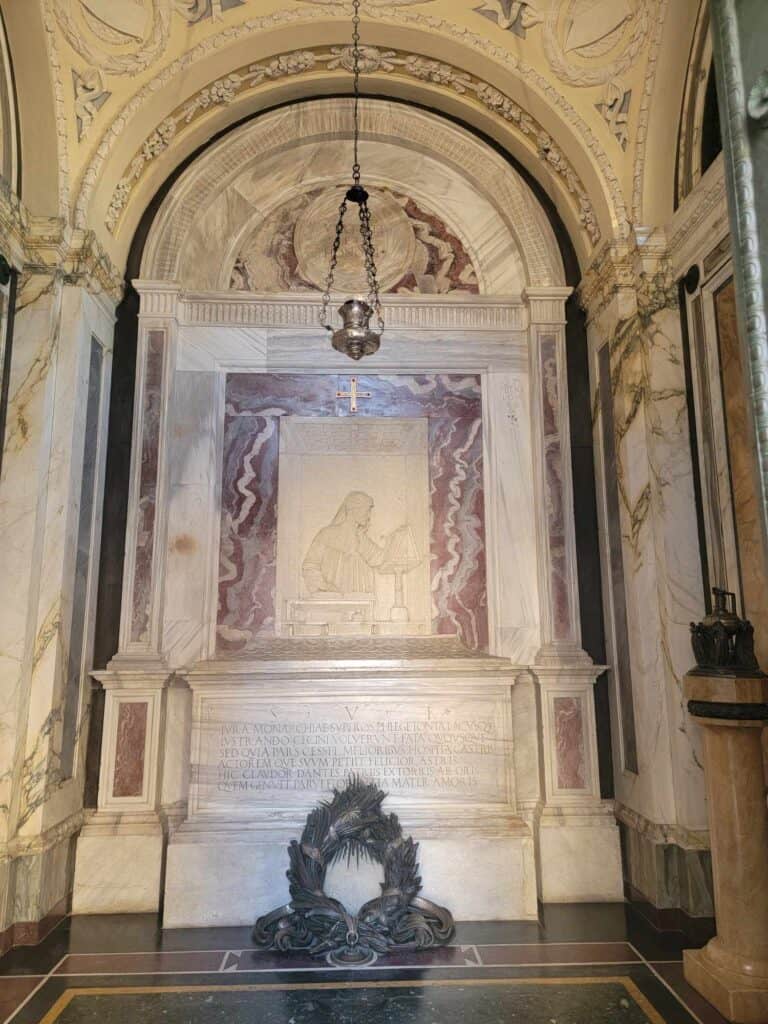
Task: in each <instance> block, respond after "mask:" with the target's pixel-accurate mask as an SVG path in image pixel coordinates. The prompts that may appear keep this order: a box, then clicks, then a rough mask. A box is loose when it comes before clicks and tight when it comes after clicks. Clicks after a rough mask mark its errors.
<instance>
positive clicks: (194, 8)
mask: <svg viewBox="0 0 768 1024" xmlns="http://www.w3.org/2000/svg"><path fill="white" fill-rule="evenodd" d="M247 2H248V0H55V3H54V11H55V12H56V20H57V22H58V24H59V27H60V29H61V32H62V34H63V35H64V38H65V39H66V40H67V42H68V43H69V45H70V46H71V47H72V49H73V50H74V51H75V52H76V53H77V54H79V55H80V56H81V57H82V58H83V60H86V61H87V62H88V63H89V64H90V65H91V69H92V70H93V71H95V72H102V73H103V74H108V75H135V74H138V73H139V72H141V71H143V70H144V69H145V68H148V67H150V65H152V64H153V63H154V62H155V61H156V60H157V59H158V58H159V57H160V56H161V55H162V53H163V51H164V50H165V48H166V46H167V45H168V37H169V34H170V30H171V20H172V17H173V15H174V14H177V15H179V16H181V17H182V18H184V20H185V21H186V22H187V24H189V25H194V24H197V23H198V22H200V21H203V20H205V19H208V18H211V19H216V18H220V17H221V16H222V15H223V14H224V13H226V12H227V11H230V10H234V9H235V8H237V7H242V6H243V5H244V4H246V3H247ZM107 95H109V94H107Z"/></svg>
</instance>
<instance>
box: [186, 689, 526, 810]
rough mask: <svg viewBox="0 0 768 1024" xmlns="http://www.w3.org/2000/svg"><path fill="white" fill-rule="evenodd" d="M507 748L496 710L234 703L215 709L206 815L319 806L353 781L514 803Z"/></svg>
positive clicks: (204, 738)
mask: <svg viewBox="0 0 768 1024" xmlns="http://www.w3.org/2000/svg"><path fill="white" fill-rule="evenodd" d="M506 753H507V751H506V740H505V737H504V734H503V728H502V725H501V721H500V715H499V709H498V707H497V706H496V705H495V703H494V702H491V701H484V702H483V701H473V702H471V703H459V702H457V703H456V704H455V705H453V706H452V707H451V708H450V709H446V708H445V706H444V705H441V708H440V713H439V715H437V716H436V715H435V713H434V709H433V707H432V705H430V704H428V703H425V702H423V701H417V702H413V701H409V702H408V704H407V705H399V706H398V705H396V704H394V703H392V702H387V703H386V704H376V705H370V704H365V705H364V704H362V703H359V702H350V703H346V704H345V703H333V704H331V703H327V702H322V703H321V702H312V704H309V705H304V706H303V708H302V709H301V710H300V711H298V710H297V709H296V706H295V705H293V706H289V705H284V706H279V705H274V704H262V703H252V704H246V705H245V706H243V705H242V704H241V703H239V702H235V701H228V700H225V699H222V700H218V699H216V700H215V701H211V702H209V703H207V704H206V714H205V716H204V722H203V725H202V728H201V763H200V764H199V765H198V768H197V784H198V791H199V809H201V810H215V809H222V810H226V809H231V808H233V807H238V806H242V805H243V804H247V803H249V802H252V801H257V802H262V801H264V800H269V799H270V798H274V794H275V793H281V794H284V795H287V794H288V793H293V794H297V795H303V796H311V797H314V795H315V794H322V793H327V792H328V790H329V789H331V788H332V787H334V786H335V787H341V788H343V786H344V784H345V782H346V780H347V779H348V778H349V776H350V775H351V774H358V775H360V776H362V777H363V778H364V779H369V780H373V781H375V782H376V783H377V784H378V785H379V786H381V787H382V788H383V789H385V790H386V791H387V792H390V793H395V794H398V793H399V794H402V795H408V796H412V797H415V798H417V799H418V798H419V797H424V798H430V799H432V798H435V797H441V796H444V797H454V798H455V797H465V798H466V797H471V798H472V799H473V800H478V801H480V800H483V801H494V800H495V801H499V800H505V799H506V779H505V760H506Z"/></svg>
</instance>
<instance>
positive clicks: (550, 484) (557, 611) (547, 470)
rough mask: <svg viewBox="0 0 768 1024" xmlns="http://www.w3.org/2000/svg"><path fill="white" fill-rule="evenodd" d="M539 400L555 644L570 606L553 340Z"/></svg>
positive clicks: (544, 352) (547, 340)
mask: <svg viewBox="0 0 768 1024" xmlns="http://www.w3.org/2000/svg"><path fill="white" fill-rule="evenodd" d="M540 358H541V390H542V395H541V400H542V408H543V429H544V438H543V440H544V493H545V501H546V509H547V534H548V540H549V592H550V599H551V602H552V633H553V638H554V639H555V640H567V639H570V636H571V602H570V596H569V590H568V566H567V560H566V551H565V542H566V532H565V508H564V497H563V452H562V445H561V435H560V398H559V383H558V374H557V339H556V338H554V337H551V336H546V337H544V338H542V340H541V348H540Z"/></svg>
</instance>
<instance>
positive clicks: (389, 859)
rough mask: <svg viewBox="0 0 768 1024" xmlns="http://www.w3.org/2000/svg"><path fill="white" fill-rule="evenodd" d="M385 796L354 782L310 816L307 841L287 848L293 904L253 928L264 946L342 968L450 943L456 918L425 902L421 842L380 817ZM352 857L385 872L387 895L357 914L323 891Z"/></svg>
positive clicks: (393, 816)
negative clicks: (331, 874)
mask: <svg viewBox="0 0 768 1024" xmlns="http://www.w3.org/2000/svg"><path fill="white" fill-rule="evenodd" d="M385 797H386V794H385V793H383V792H382V791H381V790H380V789H379V787H378V786H376V785H374V784H371V783H366V782H363V781H362V780H361V779H359V778H357V777H355V776H353V777H352V778H350V780H349V782H348V783H347V786H346V788H345V789H343V790H341V791H340V790H337V789H334V790H333V798H332V799H331V800H330V801H322V802H321V803H320V805H319V806H318V807H316V808H315V810H313V811H310V812H309V814H308V815H307V822H306V824H305V826H304V831H303V832H302V834H301V840H300V841H299V842H297V841H296V840H295V839H293V840H291V844H290V846H289V847H288V857H289V860H290V867H289V869H288V871H287V872H286V874H287V877H288V881H289V883H290V885H289V891H290V894H291V901H290V903H287V904H285V905H284V906H282V907H277V908H276V909H275V910H273V911H272V912H271V913H269V914H265V915H264V917H260V918H259V919H258V921H257V922H256V925H255V927H254V929H253V938H254V941H255V943H256V944H257V945H258V946H261V947H263V948H265V949H276V950H281V951H283V952H304V953H309V954H310V955H311V956H317V957H325V959H326V960H327V961H328V962H329V963H331V964H334V965H336V966H345V965H350V964H354V965H355V966H362V965H365V964H370V963H373V962H374V961H375V960H376V959H377V958H378V957H379V956H380V955H382V954H385V953H389V952H393V951H402V950H414V949H426V948H428V947H430V946H439V945H444V944H445V943H447V942H448V941H449V940H450V939H451V937H452V935H453V917H452V916H451V914H450V912H449V911H448V910H446V909H445V908H444V907H440V906H438V905H437V904H436V903H432V902H430V900H427V899H424V898H423V897H421V896H419V893H420V892H421V878H420V877H419V864H418V861H417V859H416V857H417V853H418V849H419V846H418V843H415V842H414V841H413V839H412V838H411V837H410V836H408V838H407V839H404V838H403V830H402V827H401V825H400V822H399V821H398V819H397V815H396V814H389V815H386V814H384V813H383V812H382V810H381V804H382V801H383V800H384V799H385ZM342 857H344V858H346V861H347V864H349V863H351V862H352V861H353V860H354V861H355V862H356V863H357V864H359V863H360V861H361V860H370V861H373V862H375V863H377V864H381V865H382V866H383V868H384V882H383V884H382V886H381V889H382V892H381V895H380V896H378V897H377V898H376V899H372V900H369V901H368V903H365V904H364V905H363V906H362V907H361V908H360V910H359V911H358V912H357V914H356V915H354V914H350V913H349V911H348V910H347V909H346V907H344V905H343V904H342V903H340V902H339V901H338V900H336V899H334V898H333V897H332V896H328V895H326V893H325V891H324V886H325V875H326V871H327V870H328V868H329V867H330V866H331V864H333V863H335V862H336V861H338V860H340V859H341V858H342Z"/></svg>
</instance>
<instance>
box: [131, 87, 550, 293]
mask: <svg viewBox="0 0 768 1024" xmlns="http://www.w3.org/2000/svg"><path fill="white" fill-rule="evenodd" d="M360 118H361V120H360V124H361V135H362V142H361V151H360V156H361V162H362V165H363V170H364V177H365V183H366V185H368V186H369V187H371V188H372V189H373V190H374V194H375V195H378V196H382V195H383V196H388V197H393V196H394V197H395V198H396V199H397V200H398V201H399V202H400V205H401V206H403V205H404V201H405V200H406V199H408V200H410V201H411V203H412V206H413V207H415V208H416V209H417V210H419V211H421V214H422V216H421V220H420V224H417V225H416V226H415V229H414V225H413V218H411V222H412V223H411V227H412V229H414V230H415V232H416V234H417V235H418V234H419V233H422V234H424V233H425V232H427V231H428V230H429V229H428V228H425V227H424V224H429V223H431V224H432V229H431V230H432V232H433V237H434V238H435V239H438V240H439V238H440V236H441V235H442V236H444V237H447V238H450V239H452V240H453V242H452V243H451V244H454V246H460V247H461V249H462V252H463V253H464V254H465V255H466V259H465V256H462V263H465V262H466V261H467V260H468V261H470V262H471V265H472V270H473V272H474V276H475V280H476V287H475V288H473V289H468V290H473V291H474V292H475V293H479V294H481V295H489V296H490V295H494V296H504V295H509V296H513V295H516V296H519V295H520V294H521V292H522V291H523V290H524V288H526V287H530V286H537V287H553V286H560V285H563V284H564V283H565V277H564V270H563V263H562V258H561V256H560V251H559V248H558V245H557V241H556V239H555V235H554V232H553V230H552V228H551V226H550V224H549V221H548V219H547V217H546V216H545V214H544V212H543V210H542V208H541V206H540V204H539V202H538V200H537V199H536V197H535V196H534V194H533V192H532V191H531V189H530V188H529V186H528V185H527V183H526V182H525V181H524V180H523V178H522V177H521V176H520V175H519V174H518V173H517V172H516V171H515V170H514V169H513V168H512V167H511V166H510V164H509V163H508V162H507V161H506V160H505V159H504V158H503V157H502V156H501V155H500V154H499V153H497V152H496V151H495V150H494V149H493V148H492V147H490V146H489V145H487V144H486V143H484V142H482V141H480V140H479V139H477V138H476V137H475V136H473V135H472V134H470V133H469V132H467V131H466V130H464V129H462V128H460V127H459V126H457V125H455V124H453V123H451V122H449V121H448V120H447V119H445V118H441V117H439V116H438V115H436V114H434V113H429V112H426V111H423V110H419V109H416V108H414V107H409V106H407V105H405V104H401V103H391V102H387V101H385V100H364V101H363V103H362V106H361V111H360ZM351 135H352V107H351V101H350V100H348V99H320V100H314V101H309V102H305V103H296V104H292V105H290V106H288V107H285V108H282V109H280V110H276V111H272V112H270V113H268V114H265V115H263V116H262V117H259V118H257V119H255V120H253V121H250V122H248V123H246V124H244V125H242V126H241V127H239V128H237V129H235V130H234V131H232V132H230V133H228V134H227V135H226V136H225V137H224V138H222V139H221V140H219V141H218V142H216V143H215V144H214V145H212V146H211V147H209V149H208V150H207V151H206V152H205V153H204V154H203V155H201V156H200V157H198V158H197V159H196V160H194V161H193V162H192V164H191V165H190V166H189V167H188V168H187V170H186V171H185V172H184V173H183V174H182V175H181V176H180V178H179V179H178V180H177V181H176V183H175V184H174V185H173V187H172V188H171V190H170V192H169V193H168V195H167V196H166V198H165V200H164V202H163V204H162V206H161V208H160V210H159V212H158V215H157V217H156V218H155V220H154V223H153V225H152V229H151V232H150V234H149V237H148V239H147V245H146V247H145V250H144V257H143V261H142V267H141V277H142V278H143V279H145V280H153V281H174V282H177V283H178V284H181V285H182V287H184V288H185V289H189V290H196V291H221V290H225V289H227V288H229V287H230V281H231V271H232V267H233V265H234V262H235V260H236V259H237V258H238V254H239V253H240V252H242V251H243V250H244V247H247V245H248V240H249V239H252V238H253V237H254V234H255V233H257V232H258V231H259V229H260V228H261V226H262V225H265V224H269V223H270V218H272V219H274V218H275V216H276V215H277V214H278V213H279V212H280V211H285V217H287V218H288V219H290V218H291V216H293V211H294V210H295V218H296V220H297V221H300V219H301V217H302V215H303V213H304V211H305V210H306V209H307V205H308V204H312V203H319V204H320V205H321V206H323V205H325V206H327V212H328V217H327V226H328V229H329V230H330V228H332V223H333V220H335V210H333V209H332V206H333V204H330V203H326V202H325V200H324V198H323V196H324V195H327V194H328V193H329V192H330V193H334V191H335V190H337V189H338V188H339V187H340V186H341V185H342V184H344V183H346V182H348V179H349V173H350V170H349V169H350V165H351V159H352V155H351V142H350V140H351ZM383 205H384V204H383V200H382V206H383ZM390 205H393V204H392V203H390ZM394 206H396V204H394ZM352 216H354V213H352ZM403 216H404V215H403ZM391 222H392V225H393V227H392V231H391V232H389V222H387V223H386V224H385V226H384V230H385V237H386V238H390V235H391V242H392V244H393V245H402V244H405V243H404V241H403V240H404V239H405V240H407V239H408V238H409V237H410V236H409V235H408V228H407V226H406V225H405V223H402V224H401V223H400V214H399V213H398V212H397V209H394V208H393V213H392V216H391ZM397 225H399V226H397ZM375 229H376V225H375V224H374V230H375ZM321 230H322V229H321ZM387 232H389V233H387ZM398 232H400V233H398ZM296 233H297V232H296V230H295V229H294V230H293V231H292V232H291V234H292V241H293V237H294V236H295V235H296ZM297 244H298V259H299V261H301V258H302V252H301V243H300V240H298V242H297ZM265 256H266V253H265ZM395 276H396V275H395ZM310 278H311V274H310ZM241 283H242V282H241ZM312 284H314V285H315V286H316V285H317V278H316V277H314V278H311V280H310V283H309V287H311V285H312ZM253 290H256V291H258V290H267V291H281V290H289V289H286V288H283V287H275V286H271V287H267V288H261V289H260V288H258V287H256V288H254V289H253ZM399 290H403V289H399Z"/></svg>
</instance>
